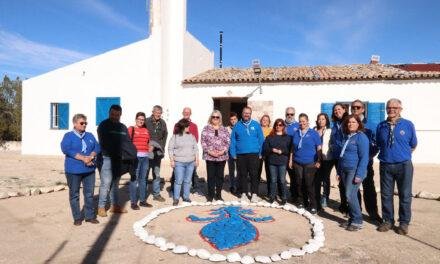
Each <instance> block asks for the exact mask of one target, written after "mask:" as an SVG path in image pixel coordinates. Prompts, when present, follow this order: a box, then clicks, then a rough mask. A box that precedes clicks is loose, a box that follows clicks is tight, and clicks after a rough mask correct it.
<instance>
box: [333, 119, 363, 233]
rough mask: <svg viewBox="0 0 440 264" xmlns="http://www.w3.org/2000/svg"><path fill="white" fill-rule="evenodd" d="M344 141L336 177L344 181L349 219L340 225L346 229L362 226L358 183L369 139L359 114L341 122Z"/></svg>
mask: <svg viewBox="0 0 440 264" xmlns="http://www.w3.org/2000/svg"><path fill="white" fill-rule="evenodd" d="M342 129H343V132H344V141H343V144H342V149H341V152H340V154H339V163H338V168H337V174H338V177H339V178H340V179H341V181H342V182H343V183H344V186H345V188H344V191H345V193H344V195H345V197H346V199H347V202H348V209H349V210H348V212H349V219H348V222H346V223H343V224H342V225H341V226H342V227H344V228H346V229H347V230H348V231H358V230H360V229H361V228H362V211H361V208H360V204H359V199H358V191H359V187H360V184H361V183H362V181H363V180H364V179H365V177H366V176H367V166H368V160H369V148H370V141H369V140H368V137H367V136H366V135H365V134H364V132H363V130H364V124H363V123H362V122H361V120H360V118H359V116H355V115H349V116H347V117H346V118H345V119H344V122H343V127H342Z"/></svg>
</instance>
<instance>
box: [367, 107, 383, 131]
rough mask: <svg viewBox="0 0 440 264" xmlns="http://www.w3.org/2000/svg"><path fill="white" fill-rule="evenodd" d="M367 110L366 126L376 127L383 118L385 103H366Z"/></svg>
mask: <svg viewBox="0 0 440 264" xmlns="http://www.w3.org/2000/svg"><path fill="white" fill-rule="evenodd" d="M367 111H368V112H367V121H368V127H369V128H370V129H376V126H377V125H378V124H379V123H380V122H382V121H383V120H385V103H368V104H367Z"/></svg>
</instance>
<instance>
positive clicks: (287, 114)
mask: <svg viewBox="0 0 440 264" xmlns="http://www.w3.org/2000/svg"><path fill="white" fill-rule="evenodd" d="M294 115H295V114H292V113H286V116H294Z"/></svg>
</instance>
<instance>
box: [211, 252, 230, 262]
mask: <svg viewBox="0 0 440 264" xmlns="http://www.w3.org/2000/svg"><path fill="white" fill-rule="evenodd" d="M209 260H210V261H213V262H219V261H225V260H226V257H225V256H224V255H221V254H212V255H211V256H210V257H209Z"/></svg>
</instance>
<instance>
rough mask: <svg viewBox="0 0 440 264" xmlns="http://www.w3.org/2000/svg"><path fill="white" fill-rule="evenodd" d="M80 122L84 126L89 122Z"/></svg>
mask: <svg viewBox="0 0 440 264" xmlns="http://www.w3.org/2000/svg"><path fill="white" fill-rule="evenodd" d="M79 124H80V125H82V126H84V125H86V126H87V124H88V123H87V122H79Z"/></svg>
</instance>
